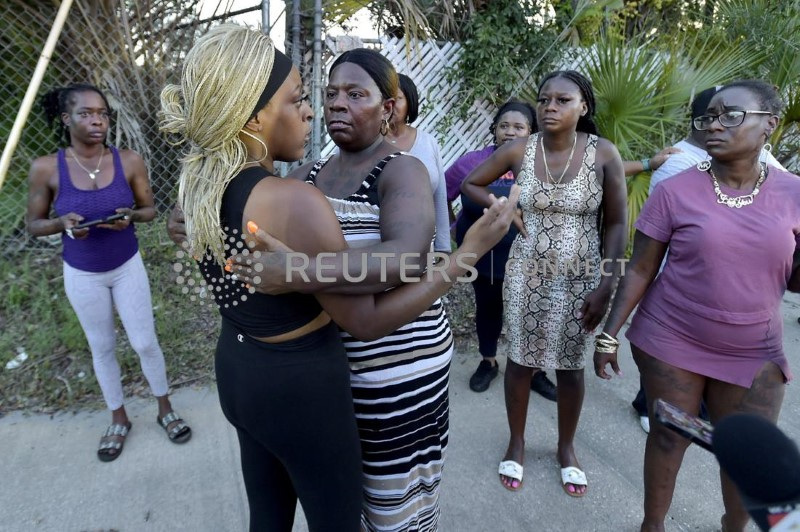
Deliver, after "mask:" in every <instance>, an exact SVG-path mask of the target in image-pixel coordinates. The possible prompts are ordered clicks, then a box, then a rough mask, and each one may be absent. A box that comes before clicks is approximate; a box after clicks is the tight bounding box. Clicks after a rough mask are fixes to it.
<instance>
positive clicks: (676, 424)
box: [654, 399, 714, 451]
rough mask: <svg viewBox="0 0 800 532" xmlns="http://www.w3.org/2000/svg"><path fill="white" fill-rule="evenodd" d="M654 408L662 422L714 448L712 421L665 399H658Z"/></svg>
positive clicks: (687, 437) (708, 449) (687, 436)
mask: <svg viewBox="0 0 800 532" xmlns="http://www.w3.org/2000/svg"><path fill="white" fill-rule="evenodd" d="M654 410H655V415H656V419H657V420H658V421H659V422H660V423H661V424H663V425H666V426H667V427H669V428H670V429H672V430H674V431H675V432H677V433H678V434H680V435H681V436H683V437H684V438H686V439H688V440H690V441H691V442H693V443H696V444H697V445H699V446H700V447H702V448H703V449H705V450H707V451H711V450H712V448H711V440H712V437H713V434H714V427H713V425H711V423H709V422H708V421H704V420H702V419H700V418H699V417H697V416H693V415H691V414H689V413H687V412H684V411H683V410H681V409H680V408H678V407H677V406H675V405H673V404H670V403H668V402H666V401H664V400H663V399H656V402H655V409H654Z"/></svg>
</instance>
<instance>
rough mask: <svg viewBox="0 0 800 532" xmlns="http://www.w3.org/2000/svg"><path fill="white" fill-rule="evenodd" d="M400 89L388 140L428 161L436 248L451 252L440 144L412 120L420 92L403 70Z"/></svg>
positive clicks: (415, 112) (415, 114)
mask: <svg viewBox="0 0 800 532" xmlns="http://www.w3.org/2000/svg"><path fill="white" fill-rule="evenodd" d="M399 78H400V90H399V92H398V93H397V96H396V97H395V102H394V113H393V114H392V118H391V120H390V122H389V126H390V127H389V133H388V134H387V135H386V140H388V141H389V142H391V143H392V144H393V145H395V146H397V149H398V150H402V151H405V152H408V153H410V154H411V155H413V156H414V157H416V158H417V159H419V160H420V161H422V163H423V164H424V165H425V168H427V169H428V174H429V175H430V179H431V188H432V189H433V207H434V209H435V211H436V236H435V238H434V242H433V247H434V250H435V251H443V252H445V253H450V251H451V246H450V219H449V215H448V210H447V187H446V185H445V182H444V165H443V164H442V157H441V155H439V144H438V143H437V142H436V139H435V138H433V135H431V134H429V133H427V132H425V131H422V130H421V129H417V128H415V127H413V126H411V124H412V123H413V122H415V121H416V120H417V117H418V116H419V92H418V91H417V86H416V85H414V82H413V81H411V78H409V77H408V76H406V75H405V74H399Z"/></svg>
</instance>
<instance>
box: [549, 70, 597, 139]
mask: <svg viewBox="0 0 800 532" xmlns="http://www.w3.org/2000/svg"><path fill="white" fill-rule="evenodd" d="M553 78H565V79H568V80H569V81H571V82H572V83H574V84H575V85H577V86H578V90H580V92H581V96H582V97H583V101H584V102H585V103H586V109H587V112H586V114H585V115H583V116H582V117H580V118H579V119H578V126H577V127H576V129H577V130H578V131H583V132H584V133H589V134H591V135H597V125H595V123H594V119H593V118H592V117H594V111H595V101H594V90H593V89H592V82H591V81H589V78H587V77H586V76H584V75H583V74H581V73H580V72H577V71H575V70H556V71H555V72H550V73H549V74H547V75H546V76H545V77H544V78H543V79H542V81H541V83H539V89H538V91H537V92H541V91H542V87H544V84H545V83H547V82H548V81H550V80H551V79H553Z"/></svg>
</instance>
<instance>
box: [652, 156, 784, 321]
mask: <svg viewBox="0 0 800 532" xmlns="http://www.w3.org/2000/svg"><path fill="white" fill-rule="evenodd" d="M720 188H721V190H722V192H723V193H726V194H728V195H731V196H738V195H741V191H737V190H735V189H731V188H729V187H726V186H725V185H722V184H720ZM636 229H638V230H639V231H641V232H642V233H644V234H645V235H647V236H649V237H651V238H654V239H656V240H659V241H661V242H668V243H669V251H668V258H667V265H666V267H665V268H664V271H663V272H662V273H661V275H659V281H658V282H656V283H654V285H653V286H652V287H651V290H649V291H648V293H647V296H646V297H645V300H644V301H643V302H642V305H643V306H646V305H647V300H648V299H650V298H654V297H663V298H665V299H667V300H668V301H669V302H671V303H673V304H676V305H678V306H680V307H681V308H685V309H687V310H689V311H691V312H692V313H694V314H697V315H700V316H702V317H705V318H709V319H712V320H715V321H720V322H726V323H733V324H748V323H757V322H762V321H765V320H768V319H770V317H771V316H772V315H773V314H774V313H775V312H776V310H777V308H778V306H779V305H780V301H781V298H782V297H783V293H784V291H785V290H786V283H787V281H788V280H789V276H790V275H791V271H792V257H793V254H794V251H795V249H797V248H800V178H798V177H797V176H795V175H793V174H790V173H788V172H785V171H782V170H779V169H777V168H770V169H769V175H768V176H767V179H766V181H765V182H764V184H763V185H762V186H761V191H760V193H759V194H758V195H757V196H756V197H755V201H754V202H753V204H752V205H748V206H746V207H743V208H741V209H732V208H730V207H728V206H726V205H722V204H719V203H717V197H716V194H715V193H714V188H713V184H712V182H711V179H710V177H709V174H708V173H707V172H701V171H700V170H698V169H697V168H694V167H693V168H690V169H688V170H686V171H685V172H682V173H680V174H678V175H677V176H675V177H673V178H671V179H668V180H666V181H664V182H663V183H661V185H660V186H658V187H656V189H655V190H654V191H653V194H652V196H650V198H649V199H648V200H647V202H646V203H645V205H644V208H643V209H642V212H641V214H640V216H639V219H638V220H637V221H636Z"/></svg>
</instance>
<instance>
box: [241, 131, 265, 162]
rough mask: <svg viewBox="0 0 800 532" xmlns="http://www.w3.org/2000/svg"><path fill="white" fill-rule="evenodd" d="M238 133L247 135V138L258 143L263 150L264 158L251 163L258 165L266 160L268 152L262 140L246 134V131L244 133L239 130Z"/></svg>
mask: <svg viewBox="0 0 800 532" xmlns="http://www.w3.org/2000/svg"><path fill="white" fill-rule="evenodd" d="M240 132H241V133H244V134H245V135H247V136H248V137H250V138H251V139H253V140H255V141H256V142H258V143H259V144H261V147H262V148H264V156H263V157H262V158H261V159H259V160H257V161H253V162H256V163H260V162H261V161H263V160H264V159H266V158H267V155H269V150H268V149H267V145H266V143H265V142H264V141H263V140H261V139H260V138H258V137H256V136H255V135H253V134H252V133H248V132H247V131H245V130H244V129H242V130H240Z"/></svg>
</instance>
